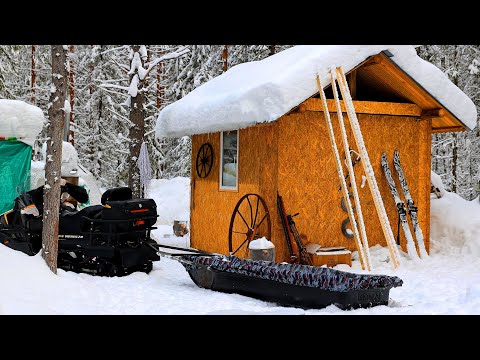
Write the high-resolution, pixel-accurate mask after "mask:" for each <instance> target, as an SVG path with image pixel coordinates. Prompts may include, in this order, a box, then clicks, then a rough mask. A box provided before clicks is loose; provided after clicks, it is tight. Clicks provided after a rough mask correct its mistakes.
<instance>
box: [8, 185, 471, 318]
mask: <svg viewBox="0 0 480 360" xmlns="http://www.w3.org/2000/svg"><path fill="white" fill-rule="evenodd" d="M187 182H188V179H183V180H182V179H178V178H177V179H172V180H170V181H163V182H161V183H162V184H163V185H160V183H157V184H156V186H152V188H155V190H154V191H153V193H152V195H153V196H152V197H153V198H157V199H160V198H162V199H164V201H165V204H161V209H162V211H165V212H169V213H171V215H172V218H173V217H176V216H179V215H182V214H184V211H185V208H187V209H188V206H187V205H182V206H179V204H178V203H177V202H178V201H179V199H183V198H188V197H189V192H188V190H187V189H186V186H185V184H186V183H187ZM174 194H175V195H176V196H173V195H174ZM159 208H160V207H159ZM170 209H172V210H170ZM431 210H432V211H431V212H432V234H435V236H437V237H436V238H435V239H433V240H432V251H431V256H429V258H427V259H422V260H419V261H416V262H414V261H412V260H409V258H408V255H406V254H405V253H402V265H401V267H399V268H398V269H397V270H394V269H393V267H392V264H391V262H390V261H389V251H388V249H387V248H386V247H381V246H374V247H372V248H371V249H370V251H371V257H372V261H373V265H374V268H375V270H374V273H381V274H387V275H396V276H399V277H400V278H401V279H403V282H404V283H403V286H402V287H399V288H394V289H391V290H390V301H389V304H388V306H377V307H373V308H369V309H357V310H349V311H343V310H340V309H338V308H337V307H336V306H333V305H331V306H329V307H327V308H325V309H311V310H303V309H299V308H287V307H281V306H278V305H276V304H273V303H267V302H264V301H260V300H256V299H252V298H249V297H246V296H242V295H237V294H224V293H220V292H215V291H211V290H207V289H202V288H199V287H197V286H196V285H195V284H194V283H193V282H192V280H191V279H190V278H189V276H188V273H187V272H186V270H185V269H184V268H183V266H182V265H181V264H180V263H178V262H177V261H175V260H171V259H168V258H162V259H161V260H160V261H157V262H155V263H154V267H153V271H152V272H151V273H150V274H144V273H139V272H137V273H134V274H131V275H129V276H125V277H119V278H118V277H114V278H106V277H98V276H92V275H88V274H76V273H71V272H66V271H63V270H61V269H59V270H58V276H55V275H53V274H52V273H51V272H50V271H49V270H48V268H47V266H46V265H45V263H44V261H43V259H42V258H41V256H40V254H38V255H36V256H34V257H29V256H27V255H25V254H23V253H21V252H18V251H15V250H12V249H9V248H7V247H5V246H0V304H1V305H0V314H146V315H148V314H177V315H181V314H195V315H197V314H215V315H228V314H240V315H243V314H257V315H260V314H295V315H299V314H305V315H325V314H335V315H349V314H366V315H373V314H480V272H479V271H478V268H480V257H479V253H478V252H476V251H474V250H473V249H478V247H475V246H477V244H478V242H479V241H480V237H478V236H477V237H476V235H475V232H476V228H479V227H480V216H479V215H476V214H477V213H480V203H479V202H478V199H476V200H475V201H471V202H469V201H466V200H463V199H462V198H460V197H458V196H457V195H455V194H451V193H447V194H446V196H445V197H444V198H441V199H432V206H431ZM420 211H421V209H420ZM443 216H446V217H447V218H443V221H442V220H439V219H442V217H443ZM466 218H469V220H467V219H466ZM165 219H166V218H165ZM462 219H463V220H462ZM162 221H163V220H162ZM169 222H170V220H166V223H165V224H159V229H158V230H156V231H155V234H154V236H155V238H156V240H157V241H158V242H160V243H165V244H173V245H175V244H176V245H178V246H185V243H186V241H187V237H185V238H179V237H176V236H175V235H173V228H172V226H171V224H169ZM444 228H448V231H447V230H446V229H444ZM460 228H462V229H463V231H460V230H459V229H460ZM449 236H450V238H449ZM473 244H475V246H473ZM357 259H358V257H357V254H356V253H354V261H353V268H350V267H349V266H347V265H339V266H337V267H336V268H337V269H340V270H346V271H353V272H363V271H362V270H361V268H360V265H359V262H358V260H357Z"/></svg>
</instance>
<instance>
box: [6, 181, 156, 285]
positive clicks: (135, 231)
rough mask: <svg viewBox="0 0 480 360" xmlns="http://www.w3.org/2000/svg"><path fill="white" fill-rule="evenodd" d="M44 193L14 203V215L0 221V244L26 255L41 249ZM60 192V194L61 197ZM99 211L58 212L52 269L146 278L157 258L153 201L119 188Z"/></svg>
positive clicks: (25, 195)
mask: <svg viewBox="0 0 480 360" xmlns="http://www.w3.org/2000/svg"><path fill="white" fill-rule="evenodd" d="M42 188H43V187H41V188H38V189H35V190H31V191H29V192H26V193H23V194H21V195H20V196H18V197H17V198H16V199H15V204H14V208H13V210H11V211H9V212H7V213H5V214H2V215H1V218H0V242H1V243H2V244H4V245H6V246H8V247H10V248H12V249H15V250H19V251H22V252H24V253H25V254H27V255H35V254H37V253H38V252H39V251H40V249H41V247H42V212H43V204H42V202H43V199H42V197H41V194H42V193H43V189H42ZM64 190H65V189H63V187H62V191H64ZM101 203H102V205H93V206H88V207H86V208H83V209H82V210H79V211H72V210H68V211H67V210H65V209H64V208H63V205H62V207H61V210H60V219H59V240H58V259H57V267H58V268H61V269H63V270H67V271H74V272H78V273H80V272H85V273H90V274H93V275H101V276H123V275H128V274H130V273H132V272H135V271H143V272H146V273H148V272H150V271H151V270H152V267H153V263H152V262H153V261H157V260H160V257H159V256H158V254H157V253H156V251H155V249H154V248H152V246H151V245H152V244H156V242H155V241H154V240H152V239H151V237H150V232H151V230H152V229H155V227H153V225H154V224H155V222H156V221H157V217H158V215H157V206H156V204H155V201H154V200H153V199H132V190H131V189H130V188H128V187H119V188H113V189H109V190H107V191H106V192H105V193H104V194H103V195H102V200H101Z"/></svg>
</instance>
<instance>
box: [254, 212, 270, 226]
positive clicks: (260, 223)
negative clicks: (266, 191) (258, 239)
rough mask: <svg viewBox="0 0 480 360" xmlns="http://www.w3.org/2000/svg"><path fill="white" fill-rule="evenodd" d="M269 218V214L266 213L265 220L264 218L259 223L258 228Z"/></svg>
mask: <svg viewBox="0 0 480 360" xmlns="http://www.w3.org/2000/svg"><path fill="white" fill-rule="evenodd" d="M267 216H268V212H267V213H265V215H263V218H262V220H261V221H260V222H259V223H258V225H257V228H259V227H260V225H262V223H263V221H264V220H265V219H266V218H267Z"/></svg>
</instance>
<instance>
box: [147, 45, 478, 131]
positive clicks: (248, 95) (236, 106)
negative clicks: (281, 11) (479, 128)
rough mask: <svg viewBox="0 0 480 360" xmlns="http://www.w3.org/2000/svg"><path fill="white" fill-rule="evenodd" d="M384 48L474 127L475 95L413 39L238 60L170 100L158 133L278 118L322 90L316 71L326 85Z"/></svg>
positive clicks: (221, 128) (235, 126) (316, 47)
mask: <svg viewBox="0 0 480 360" xmlns="http://www.w3.org/2000/svg"><path fill="white" fill-rule="evenodd" d="M384 50H388V51H390V53H391V54H393V57H391V58H390V60H392V61H393V62H395V63H396V64H397V65H398V66H399V67H400V68H401V69H402V70H403V71H405V72H406V73H407V74H408V75H410V76H411V77H412V78H413V79H414V80H415V81H416V82H417V83H419V84H420V85H421V86H422V87H423V88H424V89H425V90H426V91H428V92H429V93H430V94H431V95H432V96H433V97H434V98H436V100H437V101H439V102H440V103H441V104H442V105H443V106H444V107H445V108H447V109H448V110H449V111H450V112H451V113H452V114H453V115H455V116H456V117H457V118H458V119H459V120H460V121H461V122H462V123H464V124H465V125H466V126H468V127H469V128H470V129H473V128H474V127H475V125H476V121H477V110H476V107H475V104H474V103H473V102H472V100H471V99H470V98H469V97H468V96H467V95H466V94H465V93H463V92H462V91H461V90H460V89H459V88H458V87H457V86H455V85H454V84H453V83H452V82H451V81H450V80H449V79H448V77H447V76H446V75H445V74H444V73H443V72H442V71H441V70H440V69H438V68H437V67H436V66H435V65H433V64H431V63H429V62H427V61H425V60H423V59H421V58H420V57H419V56H418V55H417V52H416V50H415V47H414V46H412V45H301V46H295V47H292V48H289V49H287V50H284V51H282V52H279V53H277V54H275V55H272V56H270V57H268V58H266V59H264V60H261V61H252V62H248V63H244V64H239V65H237V66H234V67H232V68H231V69H229V70H228V71H226V72H225V73H223V74H222V75H220V76H217V77H216V78H214V79H212V80H210V81H208V82H207V83H205V84H203V85H202V86H199V87H198V88H196V89H195V90H193V91H192V92H190V93H189V94H187V95H186V96H185V97H183V98H182V99H180V100H178V101H176V102H174V103H172V104H170V105H168V106H166V107H165V108H164V109H163V110H162V111H161V112H160V114H159V115H158V118H157V123H156V126H155V130H156V135H157V136H158V137H161V136H170V137H176V136H183V135H192V134H201V133H209V132H216V131H227V130H234V129H241V128H245V127H249V126H252V125H255V124H257V123H263V122H272V121H275V120H277V119H278V118H279V117H281V116H282V115H284V114H286V113H287V112H289V111H290V110H291V109H293V108H294V107H296V106H298V105H299V104H301V103H302V102H303V101H305V100H306V99H308V98H309V97H311V96H312V95H314V94H316V93H317V92H318V89H317V87H316V83H315V76H316V74H317V72H318V73H319V75H320V77H321V80H322V86H323V87H325V86H327V85H329V84H330V79H329V76H328V70H329V69H330V68H331V67H332V66H342V68H343V70H344V71H345V73H347V72H348V71H350V70H351V69H353V68H354V67H356V66H357V65H358V64H360V63H361V62H363V61H364V60H366V59H367V58H368V57H370V56H373V55H377V54H379V53H381V52H382V51H384Z"/></svg>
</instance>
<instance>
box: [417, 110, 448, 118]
mask: <svg viewBox="0 0 480 360" xmlns="http://www.w3.org/2000/svg"><path fill="white" fill-rule="evenodd" d="M446 114H447V112H446V111H445V109H442V108H440V109H429V110H423V111H422V114H421V117H422V118H425V119H430V118H437V117H442V116H445V115H446Z"/></svg>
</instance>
